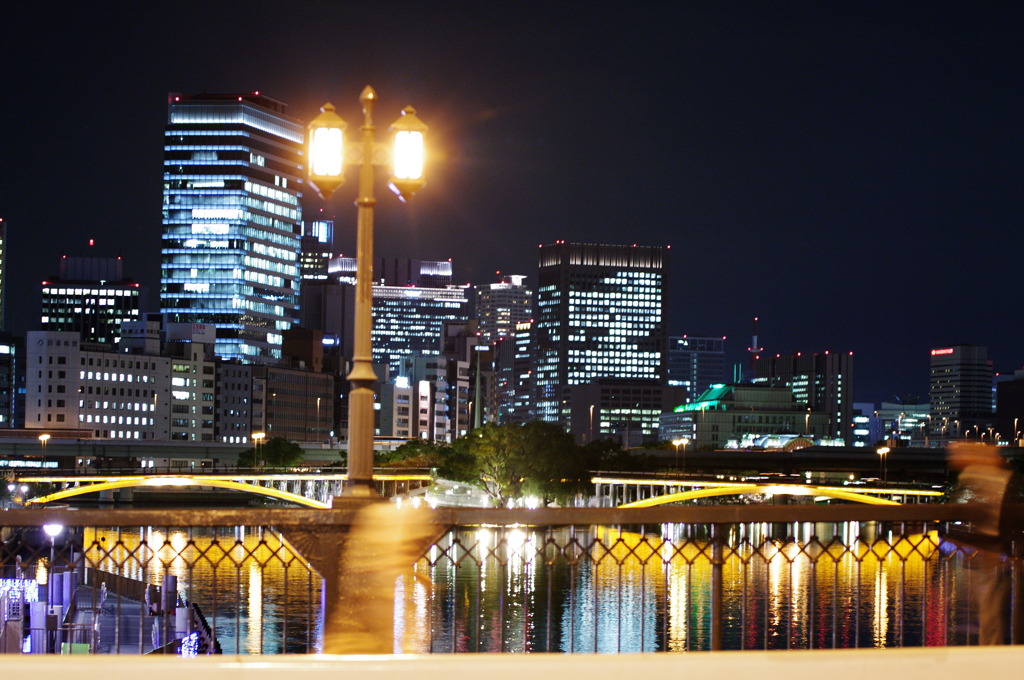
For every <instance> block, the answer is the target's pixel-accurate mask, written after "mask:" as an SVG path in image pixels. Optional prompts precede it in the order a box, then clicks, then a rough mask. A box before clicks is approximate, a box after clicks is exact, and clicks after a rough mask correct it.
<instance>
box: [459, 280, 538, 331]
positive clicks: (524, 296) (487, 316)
mask: <svg viewBox="0 0 1024 680" xmlns="http://www.w3.org/2000/svg"><path fill="white" fill-rule="evenodd" d="M525 279H526V277H525V276H519V275H516V274H511V275H506V276H503V277H502V278H501V281H499V282H498V283H486V284H483V285H481V286H474V287H473V291H474V296H475V301H476V318H477V320H478V321H479V323H480V335H481V337H482V338H483V340H484V342H486V343H488V344H493V343H495V342H497V340H498V339H499V338H504V337H508V336H510V335H512V334H513V333H515V328H516V324H518V323H522V322H524V321H529V320H530V319H532V318H533V291H532V290H530V289H529V288H527V287H526V286H525V285H524V284H523V281H524V280H525Z"/></svg>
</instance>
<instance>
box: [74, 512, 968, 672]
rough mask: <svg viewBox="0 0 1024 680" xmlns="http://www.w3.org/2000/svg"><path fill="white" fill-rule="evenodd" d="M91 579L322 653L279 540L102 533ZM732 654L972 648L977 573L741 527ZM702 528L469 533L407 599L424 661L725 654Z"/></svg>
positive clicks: (936, 554)
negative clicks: (103, 577)
mask: <svg viewBox="0 0 1024 680" xmlns="http://www.w3.org/2000/svg"><path fill="white" fill-rule="evenodd" d="M84 538H85V546H86V559H87V560H88V561H89V562H90V565H91V566H97V567H98V568H100V569H101V570H104V571H110V572H114V573H120V574H122V575H124V576H128V577H130V578H133V579H138V580H142V581H145V582H148V583H153V584H158V583H160V582H161V579H162V577H163V575H164V574H173V575H175V576H176V577H177V578H178V589H179V591H180V592H181V593H182V594H183V595H184V596H185V597H186V598H187V599H188V600H190V601H193V602H196V603H198V604H199V605H200V607H201V608H202V610H203V612H204V613H205V615H206V618H207V620H208V621H209V622H210V624H211V626H212V627H213V629H214V631H215V633H216V635H217V636H218V638H219V639H220V642H221V645H222V647H223V650H224V652H225V653H241V654H255V653H265V654H274V653H302V652H306V651H315V650H317V649H319V647H320V644H321V639H322V621H321V618H320V597H321V591H320V579H319V577H318V576H317V575H316V573H315V572H313V571H312V570H311V569H310V568H309V566H308V565H307V563H306V562H305V561H304V560H303V559H302V558H301V557H300V556H299V555H297V554H296V553H295V551H293V550H292V549H291V548H290V547H289V546H288V545H287V543H285V542H283V541H282V540H281V538H280V536H278V535H277V534H276V533H274V532H271V531H258V530H246V529H243V528H235V529H229V530H220V531H217V532H215V531H213V530H203V532H199V531H198V530H193V531H192V532H186V531H177V530H167V531H160V530H156V529H153V528H147V529H141V530H135V531H131V532H129V531H126V530H120V531H118V530H116V529H96V530H90V531H89V532H87V533H86V535H85V537H84ZM723 545H724V548H723V552H722V560H723V568H722V569H723V571H722V573H723V640H724V645H725V648H727V649H806V648H822V647H890V646H901V645H903V646H920V645H945V644H966V643H967V642H968V641H971V640H973V637H972V636H973V635H974V632H973V631H972V630H971V628H970V627H969V626H968V624H967V618H968V616H967V612H968V611H969V610H970V605H969V592H970V588H969V583H968V582H969V579H970V578H971V573H970V570H968V569H965V568H964V558H963V556H962V555H950V554H946V553H944V552H942V551H941V550H940V543H939V540H938V537H937V536H936V535H935V534H934V533H930V534H913V533H909V534H897V533H890V532H888V531H887V530H886V529H885V528H883V527H878V526H876V525H861V524H856V523H843V524H829V525H817V526H815V525H798V526H796V527H794V526H793V525H786V526H781V527H780V526H774V525H766V524H749V525H735V526H733V527H731V528H730V529H729V532H728V535H727V536H726V537H725V540H724V544H723ZM711 557H712V544H711V542H710V540H709V539H708V537H707V535H706V530H705V528H703V527H699V526H693V525H662V526H656V527H644V528H639V527H637V528H636V529H635V530H633V531H620V530H617V529H612V528H606V527H585V528H580V527H577V528H561V529H556V530H536V531H534V530H529V529H514V528H507V529H466V530H456V531H452V532H450V533H449V534H447V535H446V536H445V537H444V538H443V539H442V540H441V541H439V542H438V544H437V545H435V546H434V547H432V548H431V549H430V550H429V551H428V554H427V555H426V556H425V557H424V558H423V559H421V560H419V562H417V563H416V564H415V565H414V566H412V567H411V568H410V569H409V571H408V572H407V573H406V574H404V575H403V576H402V577H401V578H400V579H399V580H398V582H397V584H396V591H395V592H396V616H395V633H396V640H397V642H396V648H397V649H399V650H404V651H409V652H478V651H479V652H500V651H507V652H546V651H552V652H595V651H596V652H613V653H614V652H623V653H629V652H650V651H683V650H703V649H708V648H710V643H711V618H712V601H711V599H712V598H711V579H712V560H711Z"/></svg>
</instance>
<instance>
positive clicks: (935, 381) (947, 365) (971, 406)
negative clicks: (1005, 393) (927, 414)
mask: <svg viewBox="0 0 1024 680" xmlns="http://www.w3.org/2000/svg"><path fill="white" fill-rule="evenodd" d="M993 380H994V373H993V370H992V362H991V361H989V359H988V349H987V348H985V347H981V346H979V345H953V346H951V347H940V348H938V349H933V350H932V351H931V387H930V389H929V393H928V394H929V399H930V402H931V407H930V408H931V417H932V422H931V432H932V434H933V435H936V436H938V437H940V438H942V439H950V438H956V437H960V436H963V435H968V434H973V436H977V437H980V436H981V433H982V432H984V431H985V428H987V427H988V426H989V425H991V424H992V422H993V414H992V411H993V409H992V401H993ZM975 428H977V429H975ZM968 431H972V432H971V433H969V432H968Z"/></svg>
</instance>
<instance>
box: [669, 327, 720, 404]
mask: <svg viewBox="0 0 1024 680" xmlns="http://www.w3.org/2000/svg"><path fill="white" fill-rule="evenodd" d="M724 381H725V338H724V337H717V338H696V337H691V336H689V335H683V336H673V337H670V338H669V339H668V384H669V385H673V386H680V387H685V388H686V390H687V392H688V393H689V398H690V401H691V402H692V401H694V400H696V399H697V397H699V396H700V395H701V393H702V392H704V390H706V389H708V388H709V387H711V386H712V385H715V384H718V383H721V382H724Z"/></svg>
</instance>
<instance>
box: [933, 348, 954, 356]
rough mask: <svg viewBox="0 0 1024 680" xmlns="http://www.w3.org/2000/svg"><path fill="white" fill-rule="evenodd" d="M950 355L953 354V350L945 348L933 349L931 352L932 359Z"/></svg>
mask: <svg viewBox="0 0 1024 680" xmlns="http://www.w3.org/2000/svg"><path fill="white" fill-rule="evenodd" d="M952 353H953V348H952V347H946V348H944V349H933V350H932V356H933V357H937V356H942V355H943V354H952Z"/></svg>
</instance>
